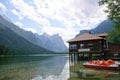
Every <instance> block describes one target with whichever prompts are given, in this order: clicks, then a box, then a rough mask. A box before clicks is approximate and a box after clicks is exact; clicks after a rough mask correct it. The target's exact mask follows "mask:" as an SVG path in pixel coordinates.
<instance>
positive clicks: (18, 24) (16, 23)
mask: <svg viewBox="0 0 120 80" xmlns="http://www.w3.org/2000/svg"><path fill="white" fill-rule="evenodd" d="M14 24H15V25H17V26H19V27H21V26H23V24H22V23H21V22H15V23H14Z"/></svg>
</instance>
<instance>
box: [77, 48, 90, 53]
mask: <svg viewBox="0 0 120 80" xmlns="http://www.w3.org/2000/svg"><path fill="white" fill-rule="evenodd" d="M88 51H90V48H84V49H78V52H88Z"/></svg>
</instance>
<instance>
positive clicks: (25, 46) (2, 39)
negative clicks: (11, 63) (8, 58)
mask: <svg viewBox="0 0 120 80" xmlns="http://www.w3.org/2000/svg"><path fill="white" fill-rule="evenodd" d="M1 46H4V47H5V48H7V49H9V52H8V54H14V55H28V54H44V53H53V52H52V51H49V50H46V49H44V48H42V47H40V46H38V45H35V44H33V43H31V42H29V41H28V40H26V39H24V38H23V37H21V36H20V35H18V34H17V33H15V32H14V31H12V30H11V29H9V28H8V27H6V26H4V25H3V24H1V23H0V47H1ZM2 51H4V50H1V48H0V52H1V53H0V54H2Z"/></svg>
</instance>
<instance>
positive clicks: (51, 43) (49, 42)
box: [36, 33, 67, 52]
mask: <svg viewBox="0 0 120 80" xmlns="http://www.w3.org/2000/svg"><path fill="white" fill-rule="evenodd" d="M36 36H37V37H38V38H39V41H38V44H39V45H41V46H42V47H44V48H46V49H48V50H52V51H54V52H65V51H66V50H67V47H66V45H65V44H64V42H63V40H62V38H61V36H60V35H59V34H55V35H52V36H50V35H48V34H47V33H43V34H42V35H36Z"/></svg>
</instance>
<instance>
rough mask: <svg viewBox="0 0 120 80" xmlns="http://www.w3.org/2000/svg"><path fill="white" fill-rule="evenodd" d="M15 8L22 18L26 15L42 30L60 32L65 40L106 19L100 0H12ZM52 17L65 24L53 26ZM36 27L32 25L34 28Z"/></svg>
mask: <svg viewBox="0 0 120 80" xmlns="http://www.w3.org/2000/svg"><path fill="white" fill-rule="evenodd" d="M10 2H11V3H12V4H13V6H14V7H15V9H13V10H12V12H13V13H14V14H15V15H17V16H18V17H19V19H22V18H24V17H26V18H28V19H30V20H33V21H34V22H37V23H38V24H39V25H41V26H42V28H41V32H42V33H43V32H47V33H49V34H56V33H59V34H60V35H61V36H62V37H63V39H64V41H67V40H68V39H70V38H72V37H74V36H75V35H76V34H77V33H79V30H82V29H87V28H89V29H91V28H94V27H95V26H96V25H97V24H99V23H100V21H102V20H105V19H106V18H107V17H106V14H105V13H104V12H103V9H104V8H103V7H100V6H99V5H98V0H33V1H32V2H28V3H27V2H24V1H23V0H11V1H10ZM50 19H54V20H57V21H60V22H61V23H63V24H64V25H65V26H64V28H63V27H60V26H53V25H51V23H50ZM33 28H34V27H32V29H33Z"/></svg>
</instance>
